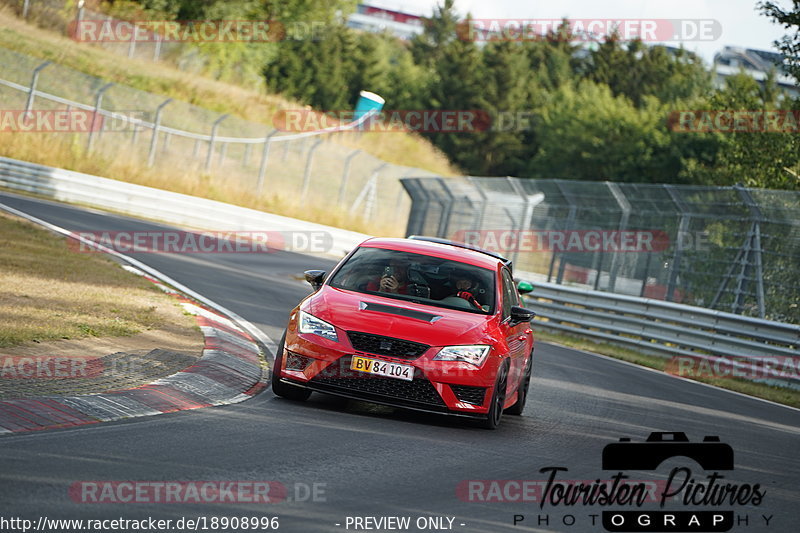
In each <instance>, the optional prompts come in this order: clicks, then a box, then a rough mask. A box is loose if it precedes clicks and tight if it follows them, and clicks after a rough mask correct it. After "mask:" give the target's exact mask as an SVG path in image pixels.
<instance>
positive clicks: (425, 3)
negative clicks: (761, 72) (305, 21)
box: [361, 0, 791, 63]
mask: <svg viewBox="0 0 800 533" xmlns="http://www.w3.org/2000/svg"><path fill="white" fill-rule="evenodd" d="M361 1H362V2H364V3H367V4H370V5H375V6H380V7H384V8H387V9H396V10H399V11H404V12H407V13H414V14H419V15H425V16H428V15H430V14H431V13H432V12H433V9H434V6H436V5H437V4H438V3H439V1H438V0H361ZM756 3H757V2H756V0H594V1H592V0H548V1H539V0H456V2H455V5H456V9H457V10H458V12H459V13H460V14H461V15H462V16H466V14H467V13H471V14H472V16H473V18H476V19H523V20H526V19H560V18H562V17H567V18H570V19H591V20H595V19H640V20H650V19H673V20H674V19H681V20H688V21H696V20H706V21H708V20H714V21H718V22H719V28H720V29H721V33H720V35H719V36H718V37H716V36H715V37H716V38H714V39H709V40H702V41H698V40H691V41H683V45H684V47H685V48H687V49H689V50H692V51H694V52H697V53H699V54H700V56H701V57H703V59H704V60H705V61H706V63H711V61H712V60H713V58H714V54H715V53H716V52H717V51H719V50H721V49H722V48H723V47H724V46H739V47H743V48H757V49H761V50H772V51H774V49H775V48H774V46H773V44H772V43H773V41H775V40H776V39H779V38H780V37H781V36H783V35H784V32H785V30H784V29H783V28H782V27H781V26H780V25H778V24H774V23H772V21H771V20H770V19H768V18H767V17H764V16H763V15H761V14H760V13H759V12H758V11H756V8H755V6H756ZM777 3H778V4H779V5H781V6H783V7H784V8H787V7H789V6H790V4H791V1H789V0H777ZM686 28H687V31H689V30H690V29H691V28H692V22H689V23H687V26H686ZM665 44H671V45H675V46H678V45H679V44H681V43H680V42H678V41H672V42H669V43H665Z"/></svg>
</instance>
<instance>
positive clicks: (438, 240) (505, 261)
mask: <svg viewBox="0 0 800 533" xmlns="http://www.w3.org/2000/svg"><path fill="white" fill-rule="evenodd" d="M407 238H408V239H413V240H415V241H426V242H435V243H437V244H447V245H449V246H455V247H457V248H464V249H466V250H472V251H474V252H480V253H482V254H486V255H488V256H491V257H494V258H495V259H499V260H500V261H502V262H503V264H504V265H506V266H507V267H508V269H509V270H512V268H511V259H508V258H506V257H503V256H502V255H500V254H498V253H495V252H490V251H489V250H484V249H483V248H479V247H477V246H474V245H472V244H467V243H465V242H458V241H451V240H450V239H441V238H439V237H427V236H425V235H410V236H409V237H407Z"/></svg>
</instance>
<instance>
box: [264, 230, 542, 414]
mask: <svg viewBox="0 0 800 533" xmlns="http://www.w3.org/2000/svg"><path fill="white" fill-rule="evenodd" d="M306 279H307V280H308V281H309V283H311V285H312V286H313V287H314V289H315V291H314V292H313V293H312V294H310V295H309V296H308V297H306V298H305V299H303V300H302V301H301V302H300V304H299V305H298V306H297V307H295V308H294V309H293V310H292V312H291V316H290V317H289V325H288V327H287V329H286V332H285V334H284V336H283V338H282V339H281V342H280V344H279V346H278V352H277V354H276V357H275V365H274V368H273V372H272V390H273V391H274V392H275V394H277V395H278V396H282V397H284V398H289V399H292V400H300V401H302V400H306V399H308V397H309V395H310V394H311V392H312V391H319V392H324V393H328V394H335V395H338V396H344V397H347V398H354V399H358V400H366V401H371V402H375V403H380V404H386V405H392V406H397V407H403V408H409V409H417V410H421V411H429V412H437V413H446V414H450V415H457V416H464V417H471V418H475V419H478V420H479V421H480V422H481V423H482V425H483V426H485V427H488V428H492V429H493V428H496V427H497V425H498V423H499V422H500V418H501V416H502V414H503V412H504V411H505V412H506V413H509V414H515V415H519V414H522V410H523V408H524V407H525V400H526V398H527V395H528V385H529V383H530V379H531V368H532V354H533V332H532V331H531V326H530V321H531V319H532V318H533V316H534V313H533V312H532V311H529V310H527V309H525V308H523V307H521V306H520V292H522V293H524V292H529V291H530V290H532V287H531V286H530V284H527V283H525V282H523V283H520V286H519V287H517V286H515V284H514V279H513V277H512V273H511V262H510V261H508V260H507V259H505V258H503V257H501V256H499V255H497V254H493V253H491V252H487V251H484V250H479V249H475V248H472V247H468V246H466V245H463V244H459V243H455V242H451V241H445V240H443V239H434V238H429V237H411V238H409V239H369V240H367V241H365V242H363V243H361V244H360V245H359V246H358V247H357V248H355V249H354V250H353V251H352V252H350V254H348V255H347V257H345V258H344V259H343V260H342V261H341V262H340V263H339V264H338V265H337V266H336V267H335V268H334V269H333V271H332V272H331V274H330V275H329V276H327V277H326V273H325V272H323V271H320V270H309V271H307V272H306Z"/></svg>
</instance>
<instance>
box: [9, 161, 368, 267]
mask: <svg viewBox="0 0 800 533" xmlns="http://www.w3.org/2000/svg"><path fill="white" fill-rule="evenodd" d="M0 187H6V188H8V189H12V190H17V191H24V192H28V193H33V194H37V195H40V196H44V197H46V198H52V199H54V200H60V201H64V202H73V203H80V204H83V205H88V206H93V207H100V208H105V209H112V210H114V211H117V212H120V213H125V214H129V215H134V216H140V217H146V218H150V219H157V220H161V221H163V222H167V223H170V224H177V225H182V226H189V227H192V228H198V229H209V230H227V231H308V232H324V233H326V234H329V235H330V237H331V242H332V248H331V250H329V251H328V252H327V255H329V256H332V257H337V258H341V257H342V256H343V255H344V254H345V253H346V252H348V251H349V250H351V249H352V248H353V247H355V246H356V245H357V244H358V243H360V242H361V241H363V240H364V239H366V238H368V237H369V236H368V235H364V234H362V233H356V232H354V231H347V230H343V229H339V228H333V227H330V226H324V225H322V224H315V223H313V222H306V221H303V220H297V219H293V218H288V217H283V216H280V215H273V214H270V213H264V212H262V211H256V210H254V209H247V208H245V207H238V206H234V205H230V204H225V203H222V202H217V201H214V200H207V199H205V198H198V197H196V196H189V195H186V194H179V193H175V192H169V191H163V190H161V189H154V188H152V187H145V186H142V185H134V184H132V183H124V182H121V181H116V180H111V179H107V178H101V177H98V176H91V175H88V174H81V173H80V172H72V171H70V170H63V169H58V168H53V167H47V166H44V165H37V164H34V163H28V162H25V161H19V160H16V159H9V158H6V157H0Z"/></svg>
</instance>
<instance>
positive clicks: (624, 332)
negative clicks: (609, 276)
mask: <svg viewBox="0 0 800 533" xmlns="http://www.w3.org/2000/svg"><path fill="white" fill-rule="evenodd" d="M517 275H518V276H519V275H522V276H523V277H524V274H521V273H517ZM534 285H535V287H536V288H535V290H534V291H533V293H531V294H530V295H528V297H527V298H528V303H527V305H528V306H529V307H530V308H531V309H533V310H534V311H536V313H537V318H536V322H535V323H536V325H537V327H539V328H542V329H547V330H551V331H553V332H557V333H567V334H574V335H580V336H588V337H591V338H593V339H594V340H597V341H605V342H609V343H612V344H616V345H621V346H624V347H628V348H634V349H636V350H637V351H640V352H644V353H648V354H651V355H656V356H660V357H668V358H671V359H672V360H673V361H672V365H673V366H674V368H673V369H672V370H674V371H676V372H677V373H678V374H680V373H681V372H680V371H681V370H682V369H684V370H686V371H692V370H693V371H700V372H701V373H703V374H707V375H710V376H714V375H717V376H721V377H742V378H744V379H748V380H751V381H758V382H763V383H767V384H771V385H777V386H783V387H790V388H793V389H798V390H800V377H799V376H798V374H800V352H798V348H800V326H798V325H794V324H783V323H780V322H772V321H769V320H763V319H760V318H752V317H745V316H741V315H735V314H732V313H725V312H722V311H715V310H711V309H704V308H701V307H693V306H688V305H682V304H675V303H671V302H665V301H661V300H652V299H648V298H637V297H634V296H626V295H621V294H614V293H607V292H601V291H592V290H585V289H578V288H575V287H568V286H564V285H556V284H553V283H545V282H538V281H537V282H535V283H534ZM681 365H684V366H683V367H682V366H681Z"/></svg>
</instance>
